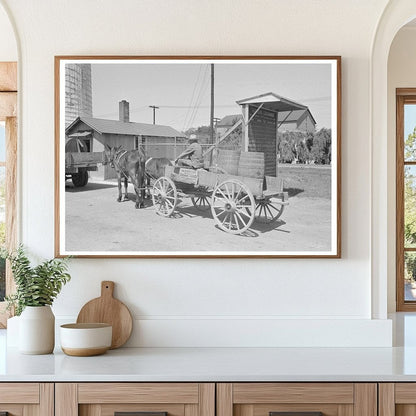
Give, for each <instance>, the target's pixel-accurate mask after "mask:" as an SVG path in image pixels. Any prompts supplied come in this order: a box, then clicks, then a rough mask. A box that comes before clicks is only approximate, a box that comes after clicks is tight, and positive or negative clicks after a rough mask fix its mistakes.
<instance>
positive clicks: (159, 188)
mask: <svg viewBox="0 0 416 416" xmlns="http://www.w3.org/2000/svg"><path fill="white" fill-rule="evenodd" d="M152 201H153V205H154V207H155V208H156V212H157V213H158V214H159V215H162V216H164V217H169V216H170V215H172V214H173V211H175V207H176V204H177V202H178V193H177V191H176V185H175V184H174V183H173V181H172V180H171V179H169V178H167V177H166V176H162V177H160V178H159V179H158V180H157V181H156V182H155V183H154V185H153V193H152Z"/></svg>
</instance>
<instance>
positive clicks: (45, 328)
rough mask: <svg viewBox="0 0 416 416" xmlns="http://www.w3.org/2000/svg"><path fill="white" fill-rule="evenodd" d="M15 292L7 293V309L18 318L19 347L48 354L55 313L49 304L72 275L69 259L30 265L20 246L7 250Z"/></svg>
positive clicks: (24, 350) (30, 352)
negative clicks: (70, 273)
mask: <svg viewBox="0 0 416 416" xmlns="http://www.w3.org/2000/svg"><path fill="white" fill-rule="evenodd" d="M6 258H7V259H8V260H9V261H10V265H11V269H12V273H13V278H14V281H15V283H16V293H13V294H12V295H9V296H6V298H5V299H6V302H7V304H8V309H9V310H14V314H15V315H17V316H20V318H19V350H20V352H22V353H24V354H49V353H51V352H52V351H53V349H54V346H55V316H54V315H53V312H52V309H51V305H52V303H53V301H54V300H55V298H56V297H57V296H58V294H59V293H60V291H61V290H62V287H63V285H65V284H66V283H67V282H68V281H69V280H70V279H71V276H70V275H69V273H68V258H64V259H51V260H45V261H44V262H42V263H40V264H38V265H37V266H32V265H31V263H30V260H29V258H28V256H27V254H26V251H25V249H24V247H23V246H19V247H18V248H17V249H16V250H15V251H12V252H9V253H6Z"/></svg>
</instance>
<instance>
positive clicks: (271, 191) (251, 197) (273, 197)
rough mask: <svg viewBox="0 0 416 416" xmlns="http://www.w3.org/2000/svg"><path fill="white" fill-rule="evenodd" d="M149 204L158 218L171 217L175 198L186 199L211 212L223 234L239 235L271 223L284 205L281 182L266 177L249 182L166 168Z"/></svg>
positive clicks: (206, 172)
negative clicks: (257, 224)
mask: <svg viewBox="0 0 416 416" xmlns="http://www.w3.org/2000/svg"><path fill="white" fill-rule="evenodd" d="M152 198H153V204H154V206H155V208H156V212H157V213H158V214H159V215H162V216H165V217H168V216H171V215H172V214H173V213H174V211H175V208H176V205H177V203H178V198H190V199H191V200H192V203H193V204H194V206H195V207H196V208H197V209H198V210H200V211H208V210H209V209H211V213H212V216H213V218H214V220H215V222H216V224H217V225H218V227H219V228H221V229H222V230H223V231H226V232H228V233H231V234H241V233H243V232H245V231H246V230H248V229H249V228H250V226H251V225H252V223H253V221H254V220H256V221H259V222H263V223H272V222H275V221H276V220H277V219H278V218H279V217H280V216H281V215H282V213H283V210H284V207H285V206H286V205H287V204H288V196H287V193H286V192H283V181H282V180H281V179H279V178H275V177H270V176H266V177H264V178H261V179H259V178H251V177H245V176H239V175H229V174H226V173H221V172H216V171H210V170H206V169H197V170H195V169H190V168H186V167H178V166H167V167H166V168H165V176H162V177H161V178H159V179H158V180H157V181H156V182H155V183H154V186H153V193H152Z"/></svg>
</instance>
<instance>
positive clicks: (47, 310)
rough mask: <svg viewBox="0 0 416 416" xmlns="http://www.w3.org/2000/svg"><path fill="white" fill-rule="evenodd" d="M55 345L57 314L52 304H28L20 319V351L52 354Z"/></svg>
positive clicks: (23, 352)
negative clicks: (54, 312)
mask: <svg viewBox="0 0 416 416" xmlns="http://www.w3.org/2000/svg"><path fill="white" fill-rule="evenodd" d="M54 346H55V316H54V314H53V312H52V309H51V307H50V306H26V308H25V309H24V310H23V312H22V314H21V315H20V319H19V351H20V352H21V353H22V354H50V353H52V352H53V349H54Z"/></svg>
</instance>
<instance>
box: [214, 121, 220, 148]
mask: <svg viewBox="0 0 416 416" xmlns="http://www.w3.org/2000/svg"><path fill="white" fill-rule="evenodd" d="M220 120H221V119H220V118H218V117H214V130H215V144H216V145H218V135H217V124H218V122H219V121H220Z"/></svg>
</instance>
